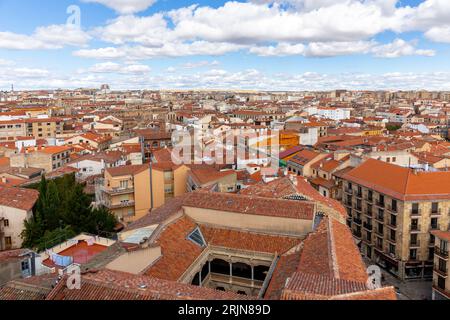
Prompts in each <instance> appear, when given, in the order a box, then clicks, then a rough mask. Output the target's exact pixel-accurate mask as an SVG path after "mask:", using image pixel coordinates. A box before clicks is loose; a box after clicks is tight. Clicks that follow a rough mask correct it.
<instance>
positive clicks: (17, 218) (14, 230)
mask: <svg viewBox="0 0 450 320" xmlns="http://www.w3.org/2000/svg"><path fill="white" fill-rule="evenodd" d="M32 215H33V214H32V212H31V211H29V212H27V211H25V210H21V209H17V208H12V207H6V206H0V217H3V218H5V219H7V220H8V221H9V227H3V231H4V232H5V234H4V237H11V240H12V247H11V248H10V249H20V248H21V247H22V238H21V237H20V234H21V233H22V231H23V229H24V228H25V226H24V221H25V219H30V218H31V217H32ZM0 223H2V222H0ZM1 241H2V244H1V246H0V247H4V246H5V242H4V241H5V240H4V238H3V239H2V240H1Z"/></svg>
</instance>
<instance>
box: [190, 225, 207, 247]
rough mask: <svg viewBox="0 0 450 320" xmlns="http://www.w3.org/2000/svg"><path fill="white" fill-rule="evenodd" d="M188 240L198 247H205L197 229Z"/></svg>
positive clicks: (200, 233) (203, 239)
mask: <svg viewBox="0 0 450 320" xmlns="http://www.w3.org/2000/svg"><path fill="white" fill-rule="evenodd" d="M188 239H189V240H191V241H192V242H194V243H195V244H197V245H199V246H200V247H206V241H205V238H204V237H203V234H202V232H201V230H200V228H199V227H197V228H195V230H194V231H192V232H191V234H189V236H188Z"/></svg>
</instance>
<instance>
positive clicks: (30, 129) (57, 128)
mask: <svg viewBox="0 0 450 320" xmlns="http://www.w3.org/2000/svg"><path fill="white" fill-rule="evenodd" d="M25 123H26V130H27V134H26V136H28V137H35V138H36V139H39V138H55V137H57V136H58V135H60V134H62V133H63V127H64V122H63V120H62V119H61V118H36V119H26V120H25Z"/></svg>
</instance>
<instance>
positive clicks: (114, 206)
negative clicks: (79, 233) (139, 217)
mask: <svg viewBox="0 0 450 320" xmlns="http://www.w3.org/2000/svg"><path fill="white" fill-rule="evenodd" d="M134 205H135V202H134V201H127V202H121V203H118V204H111V203H105V207H107V208H108V209H111V210H113V209H121V208H129V207H134Z"/></svg>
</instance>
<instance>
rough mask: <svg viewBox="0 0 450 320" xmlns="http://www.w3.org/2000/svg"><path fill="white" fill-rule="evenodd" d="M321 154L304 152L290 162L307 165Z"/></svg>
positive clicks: (309, 151)
mask: <svg viewBox="0 0 450 320" xmlns="http://www.w3.org/2000/svg"><path fill="white" fill-rule="evenodd" d="M319 155H320V153H318V152H315V151H311V150H302V151H300V152H299V153H297V154H296V155H295V156H294V157H293V158H291V159H290V160H289V161H291V162H294V163H298V164H300V165H306V164H307V163H308V162H310V161H312V160H314V159H315V158H316V157H317V156H319Z"/></svg>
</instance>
